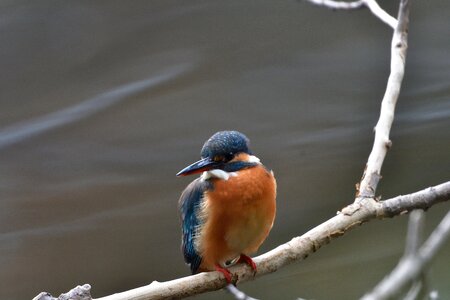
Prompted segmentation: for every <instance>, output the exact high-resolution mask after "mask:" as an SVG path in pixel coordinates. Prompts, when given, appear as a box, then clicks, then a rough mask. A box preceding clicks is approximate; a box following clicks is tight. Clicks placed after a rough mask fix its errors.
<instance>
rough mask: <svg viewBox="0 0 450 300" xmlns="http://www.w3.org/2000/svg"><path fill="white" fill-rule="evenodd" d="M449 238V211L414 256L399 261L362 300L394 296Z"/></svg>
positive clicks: (426, 264) (410, 281)
mask: <svg viewBox="0 0 450 300" xmlns="http://www.w3.org/2000/svg"><path fill="white" fill-rule="evenodd" d="M449 236H450V211H449V212H448V213H447V215H446V216H445V217H444V219H442V221H441V223H440V224H439V225H438V226H437V227H436V229H435V230H434V231H433V233H432V234H431V236H430V237H429V238H428V240H427V241H426V242H425V243H424V244H423V246H422V247H420V249H419V250H418V252H417V254H416V255H408V256H405V257H403V259H402V260H400V262H399V264H398V265H397V266H396V267H395V269H394V270H393V271H392V272H391V273H390V274H389V275H388V276H386V277H385V278H384V279H383V280H382V281H381V282H380V283H379V284H378V285H377V286H376V287H375V288H374V289H373V291H372V292H371V293H370V294H366V295H365V296H364V297H363V298H362V299H363V300H382V299H388V298H391V297H392V296H394V295H396V293H398V291H399V290H401V289H403V288H404V287H406V286H407V285H408V284H411V283H412V282H413V281H414V280H416V279H418V278H419V277H420V276H421V274H422V273H423V271H424V270H425V268H426V267H427V266H428V265H429V263H430V262H431V260H432V259H433V257H434V256H435V255H436V253H437V251H438V250H439V249H440V248H441V247H442V245H443V244H444V243H445V241H446V240H447V239H448V238H449Z"/></svg>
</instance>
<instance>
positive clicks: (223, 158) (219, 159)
mask: <svg viewBox="0 0 450 300" xmlns="http://www.w3.org/2000/svg"><path fill="white" fill-rule="evenodd" d="M213 160H214V161H215V162H222V161H225V157H223V156H222V155H216V156H214V158H213Z"/></svg>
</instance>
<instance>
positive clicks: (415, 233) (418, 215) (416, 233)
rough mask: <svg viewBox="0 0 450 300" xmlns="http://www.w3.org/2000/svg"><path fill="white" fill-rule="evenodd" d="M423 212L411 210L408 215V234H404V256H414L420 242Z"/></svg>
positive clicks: (423, 218)
mask: <svg viewBox="0 0 450 300" xmlns="http://www.w3.org/2000/svg"><path fill="white" fill-rule="evenodd" d="M424 220H425V212H424V211H423V210H421V209H416V210H413V211H412V212H411V213H410V214H409V222H408V233H407V234H406V243H405V254H404V255H405V256H408V255H415V254H416V253H417V250H418V249H419V246H420V243H421V242H422V236H423V227H424V223H425V222H424Z"/></svg>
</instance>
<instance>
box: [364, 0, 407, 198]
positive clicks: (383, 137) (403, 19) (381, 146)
mask: <svg viewBox="0 0 450 300" xmlns="http://www.w3.org/2000/svg"><path fill="white" fill-rule="evenodd" d="M398 20H399V21H398V24H397V27H396V28H395V30H394V35H393V37H392V44H391V73H390V75H389V79H388V83H387V87H386V92H385V94H384V97H383V101H382V102H381V111H380V118H379V119H378V123H377V125H376V126H375V140H374V143H373V147H372V151H371V152H370V155H369V158H368V160H367V164H366V168H365V170H364V174H363V176H362V178H361V182H360V183H359V187H358V193H357V198H356V201H358V200H360V199H361V198H364V197H369V198H374V197H375V191H376V189H377V185H378V182H379V181H380V179H381V175H380V174H381V167H382V165H383V162H384V158H385V157H386V153H387V150H388V149H389V148H390V147H391V145H392V142H391V140H390V139H389V133H390V131H391V126H392V122H393V121H394V112H395V105H396V104H397V99H398V96H399V94H400V88H401V85H402V81H403V75H404V73H405V59H406V51H407V49H408V39H407V38H408V23H409V0H401V1H400V8H399V13H398Z"/></svg>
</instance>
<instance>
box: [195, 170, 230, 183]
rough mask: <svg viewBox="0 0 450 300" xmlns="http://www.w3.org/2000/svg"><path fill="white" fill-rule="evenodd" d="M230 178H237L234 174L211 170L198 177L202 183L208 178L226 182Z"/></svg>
mask: <svg viewBox="0 0 450 300" xmlns="http://www.w3.org/2000/svg"><path fill="white" fill-rule="evenodd" d="M231 176H237V173H236V172H226V171H224V170H220V169H213V170H209V171H205V172H203V173H202V176H201V177H200V178H201V180H202V181H205V180H208V179H209V178H219V179H223V180H228V179H229V178H230V177H231Z"/></svg>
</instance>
